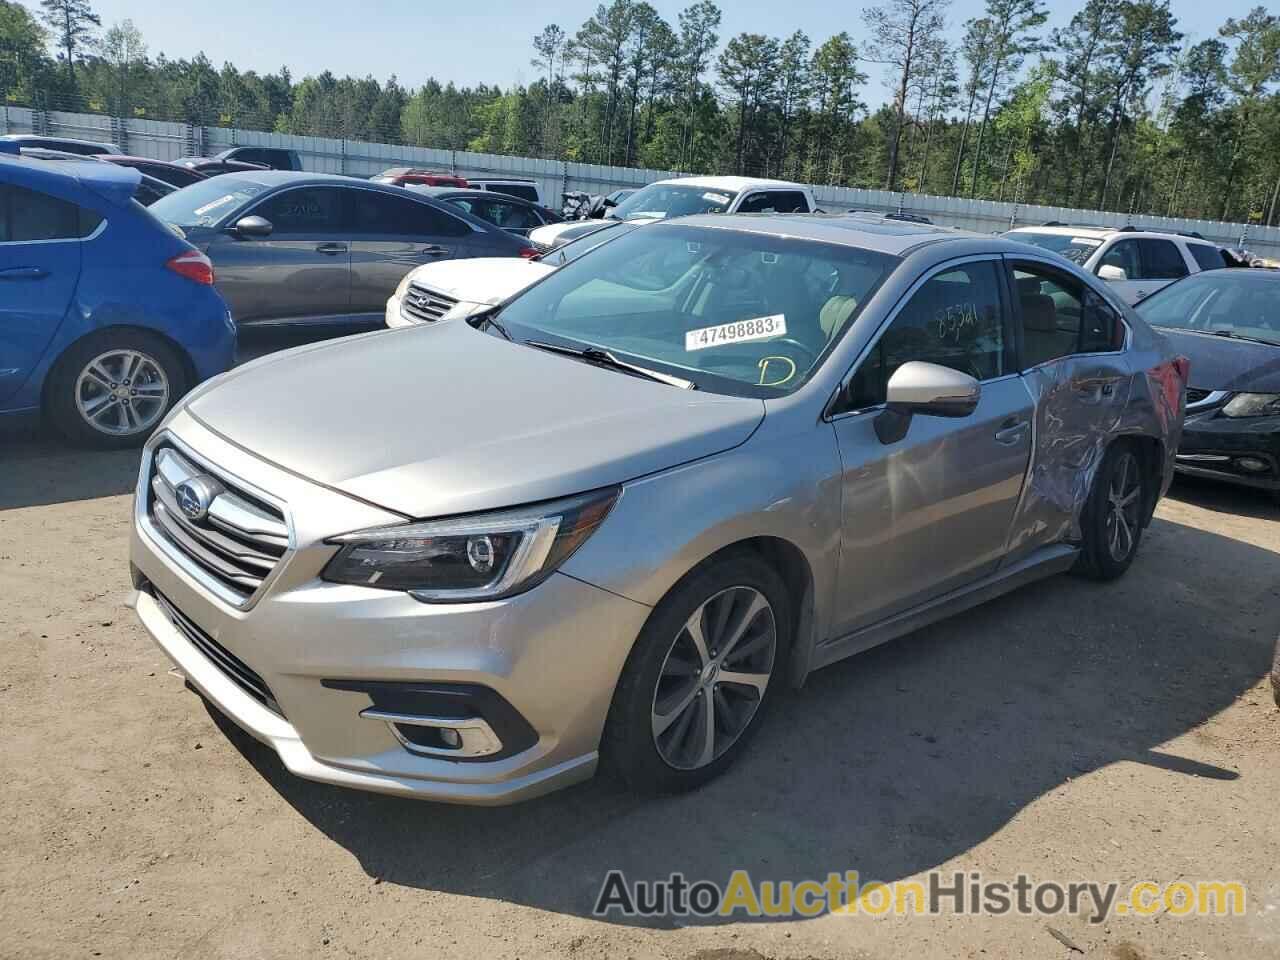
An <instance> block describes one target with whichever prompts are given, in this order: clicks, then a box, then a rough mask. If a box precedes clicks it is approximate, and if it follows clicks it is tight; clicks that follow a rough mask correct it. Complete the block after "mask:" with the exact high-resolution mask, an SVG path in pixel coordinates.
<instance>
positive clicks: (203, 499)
mask: <svg viewBox="0 0 1280 960" xmlns="http://www.w3.org/2000/svg"><path fill="white" fill-rule="evenodd" d="M220 493H222V484H220V483H218V481H217V480H214V479H213V477H207V476H203V475H202V476H198V477H191V478H190V479H188V480H183V481H182V482H181V483H180V484H178V485H177V486H176V487H175V488H174V490H173V498H174V499H175V500H176V501H177V502H178V509H179V510H181V511H182V513H183V516H185V517H186V518H187V519H188V520H197V521H199V520H203V519H204V518H205V517H207V516H208V515H209V508H210V507H211V506H213V501H214V500H216V499H217V497H218V494H220Z"/></svg>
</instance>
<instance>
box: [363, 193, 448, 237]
mask: <svg viewBox="0 0 1280 960" xmlns="http://www.w3.org/2000/svg"><path fill="white" fill-rule="evenodd" d="M348 193H350V195H351V215H352V216H351V223H352V230H353V232H355V233H357V234H372V233H381V234H391V235H393V236H409V237H461V236H465V235H466V234H468V233H470V232H471V228H470V227H469V226H467V224H466V223H465V222H463V221H462V220H459V219H458V218H457V217H451V216H449V214H447V213H445V212H444V211H443V210H439V209H437V208H436V207H434V206H432V205H431V204H428V203H422V202H420V201H417V200H405V199H403V198H401V197H393V196H391V195H389V194H386V193H383V192H381V191H375V190H350V191H348Z"/></svg>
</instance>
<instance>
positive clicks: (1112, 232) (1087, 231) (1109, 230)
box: [1009, 224, 1218, 247]
mask: <svg viewBox="0 0 1280 960" xmlns="http://www.w3.org/2000/svg"><path fill="white" fill-rule="evenodd" d="M1009 232H1010V233H1047V234H1050V235H1051V236H1055V237H1088V238H1089V239H1091V240H1107V239H1110V238H1111V237H1117V236H1123V237H1160V238H1161V239H1164V240H1188V241H1190V242H1192V243H1206V244H1208V245H1209V246H1211V247H1216V246H1218V244H1216V243H1214V242H1213V241H1212V240H1206V239H1205V238H1204V237H1192V236H1189V235H1188V234H1185V233H1176V232H1174V231H1172V230H1143V229H1142V228H1141V227H1136V228H1133V229H1128V230H1126V229H1124V228H1122V227H1085V226H1078V227H1073V226H1071V225H1070V224H1066V225H1059V224H1054V225H1053V226H1048V225H1046V226H1042V227H1032V226H1026V227H1015V228H1014V229H1012V230H1010V231H1009Z"/></svg>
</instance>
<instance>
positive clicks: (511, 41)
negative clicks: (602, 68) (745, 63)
mask: <svg viewBox="0 0 1280 960" xmlns="http://www.w3.org/2000/svg"><path fill="white" fill-rule="evenodd" d="M23 2H25V3H26V5H27V6H28V7H30V8H32V9H33V10H34V9H36V8H37V7H38V4H37V2H36V0H23ZM596 2H597V0H559V2H556V3H550V4H546V3H537V2H530V0H519V2H517V0H484V2H482V3H477V4H476V6H475V8H474V9H475V10H476V12H474V13H472V12H447V11H449V10H450V9H452V10H457V11H466V10H467V8H468V7H469V5H468V4H465V3H451V2H445V3H428V2H424V0H366V2H364V3H360V2H356V3H352V2H351V0H217V2H212V3H208V2H206V3H156V2H154V0H153V2H147V3H144V2H141V0H92V5H93V7H94V9H95V10H97V11H98V13H99V14H100V15H101V17H102V22H103V24H104V26H109V25H110V24H111V23H113V22H115V21H117V20H122V19H124V18H126V17H128V18H131V19H132V20H133V22H134V23H135V24H137V25H138V28H139V29H140V30H141V31H142V33H143V35H144V36H145V38H146V40H147V45H148V47H149V49H150V52H151V54H152V55H153V56H154V55H155V54H158V53H160V52H161V51H163V52H164V53H165V54H166V55H167V56H169V57H170V58H178V57H191V56H193V55H195V54H196V53H198V52H199V51H201V50H203V51H204V52H205V54H206V55H207V56H208V57H209V59H210V60H212V61H213V62H214V65H215V66H221V65H222V63H223V61H224V60H230V61H232V62H234V63H235V64H237V65H238V66H239V67H241V68H242V69H255V70H259V71H263V70H274V69H276V68H278V67H279V66H280V65H282V64H285V65H288V67H289V69H290V70H291V71H292V72H293V75H294V76H295V77H301V76H303V75H305V74H308V73H319V72H320V71H322V70H324V69H326V68H327V69H329V70H332V71H333V72H334V73H336V74H338V75H339V76H341V75H342V74H347V73H350V74H352V75H355V76H364V75H366V74H372V75H373V76H375V77H377V78H378V79H379V80H385V79H386V78H387V77H388V76H390V75H391V74H392V73H394V74H396V75H397V76H398V77H399V78H400V81H401V83H403V84H405V85H407V86H417V85H418V84H420V83H422V81H423V80H425V79H426V78H427V77H428V76H432V75H434V76H435V77H437V78H438V79H440V80H442V81H448V80H452V81H454V82H455V83H458V84H460V85H462V84H475V83H479V82H489V83H494V82H497V83H500V84H501V85H503V86H507V85H509V84H511V83H516V82H528V81H530V80H531V79H533V77H534V70H533V68H532V67H531V66H529V58H530V55H531V52H532V49H531V44H530V40H531V39H532V37H533V35H534V34H535V33H537V32H538V31H540V30H541V29H542V28H543V27H544V26H545V25H546V24H548V23H558V24H560V25H561V26H562V27H564V28H565V29H566V30H568V31H570V32H573V31H575V30H576V29H577V28H578V26H579V25H580V24H581V23H582V22H583V21H584V20H585V19H586V18H587V17H588V16H590V14H591V12H592V11H593V10H594V9H595V7H596ZM650 2H652V3H653V4H654V6H655V7H657V8H658V10H659V12H660V13H661V14H662V15H663V16H664V17H666V18H667V19H668V20H670V21H671V23H672V24H673V25H674V23H675V19H676V15H677V14H678V13H679V11H680V10H681V9H683V8H684V7H685V6H687V5H688V2H689V0H676V2H669V0H650ZM1258 2H1259V0H1221V2H1218V3H1205V2H1203V0H1172V7H1173V12H1174V15H1175V16H1177V18H1178V21H1179V27H1180V29H1181V30H1182V31H1183V32H1184V33H1186V34H1188V35H1190V36H1192V37H1193V38H1195V39H1204V38H1206V37H1209V36H1212V35H1213V34H1214V33H1215V32H1216V30H1217V28H1218V26H1219V25H1220V24H1221V23H1222V22H1223V21H1225V20H1226V18H1227V17H1229V16H1235V17H1240V16H1243V15H1245V14H1246V13H1247V12H1248V11H1249V9H1250V7H1251V6H1254V5H1256V4H1257V3H1258ZM1082 4H1083V0H1079V2H1075V0H1070V2H1062V0H1050V2H1049V4H1048V6H1049V7H1050V9H1051V10H1052V11H1053V13H1052V14H1051V16H1050V21H1049V25H1050V26H1057V25H1060V24H1064V23H1065V22H1066V21H1067V20H1069V19H1070V18H1071V15H1072V13H1074V12H1075V10H1077V9H1078V8H1079V6H1081V5H1082ZM864 5H866V4H864V3H861V2H858V3H850V4H847V5H846V4H836V3H832V2H831V0H786V2H782V3H780V2H778V0H721V3H720V6H721V9H722V10H723V11H724V20H723V24H722V29H721V36H722V38H724V37H728V36H732V35H733V34H735V33H741V32H743V31H750V32H754V33H766V34H772V35H776V36H785V35H787V34H789V33H791V32H792V31H794V30H796V29H797V28H799V29H802V30H804V31H805V32H806V33H808V34H809V36H810V38H811V39H813V40H814V41H815V42H821V41H822V40H824V39H826V38H827V37H828V36H830V35H831V34H833V33H838V32H840V31H841V30H848V31H849V33H850V34H851V35H852V36H853V37H854V39H855V40H857V39H859V37H860V36H861V35H862V32H863V31H862V19H861V15H860V14H861V9H862V7H863V6H864ZM1264 5H1267V4H1266V3H1265V0H1264ZM982 7H983V3H982V0H955V2H954V3H953V4H952V7H951V14H950V21H951V26H950V32H951V34H952V36H953V37H958V36H959V33H960V26H961V24H963V23H964V21H965V20H967V19H968V18H970V17H973V16H976V15H978V14H980V13H981V10H982ZM880 69H881V68H878V67H874V66H872V67H869V69H868V73H870V74H871V77H872V80H871V82H870V83H869V84H868V85H867V89H866V91H865V96H866V98H867V99H868V100H870V101H872V102H879V101H881V100H883V99H884V98H885V94H884V89H883V85H882V84H881V83H880V79H881V78H880V76H879V71H880Z"/></svg>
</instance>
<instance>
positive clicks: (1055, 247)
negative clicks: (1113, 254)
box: [1003, 230, 1102, 266]
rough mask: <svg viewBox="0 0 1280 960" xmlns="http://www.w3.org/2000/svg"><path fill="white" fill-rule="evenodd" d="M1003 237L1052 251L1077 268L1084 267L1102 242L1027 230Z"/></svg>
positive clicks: (1090, 238)
mask: <svg viewBox="0 0 1280 960" xmlns="http://www.w3.org/2000/svg"><path fill="white" fill-rule="evenodd" d="M1003 236H1004V238H1005V239H1006V240H1017V241H1019V242H1021V243H1029V244H1031V245H1032V246H1036V247H1041V248H1043V249H1045V250H1052V251H1053V252H1054V253H1056V254H1058V255H1059V256H1061V257H1065V258H1066V259H1068V260H1070V261H1071V262H1072V263H1074V264H1076V265H1077V266H1084V262H1085V261H1086V260H1088V259H1089V257H1091V256H1092V255H1093V251H1095V250H1097V249H1098V248H1099V247H1100V246H1102V241H1101V240H1095V239H1094V238H1093V237H1073V236H1071V235H1070V234H1066V233H1033V232H1031V231H1029V230H1010V231H1009V232H1008V233H1005V234H1003Z"/></svg>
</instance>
